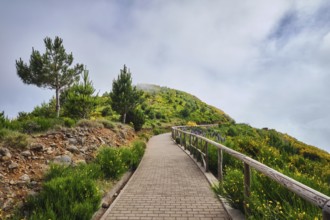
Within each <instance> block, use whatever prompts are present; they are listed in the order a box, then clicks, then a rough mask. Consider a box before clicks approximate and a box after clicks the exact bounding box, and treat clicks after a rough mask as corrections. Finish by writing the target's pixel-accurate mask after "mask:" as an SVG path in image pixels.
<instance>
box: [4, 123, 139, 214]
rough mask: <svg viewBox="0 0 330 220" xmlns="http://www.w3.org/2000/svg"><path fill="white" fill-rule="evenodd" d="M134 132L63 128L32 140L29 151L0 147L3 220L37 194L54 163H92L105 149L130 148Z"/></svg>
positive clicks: (118, 129)
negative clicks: (99, 152) (100, 150)
mask: <svg viewBox="0 0 330 220" xmlns="http://www.w3.org/2000/svg"><path fill="white" fill-rule="evenodd" d="M135 138H136V135H135V133H134V130H133V129H132V128H130V127H128V126H122V125H118V126H116V127H115V128H114V129H106V128H88V127H77V128H70V129H69V128H63V129H61V130H58V131H51V132H47V133H45V134H42V135H37V136H32V137H31V144H30V145H29V146H28V148H26V149H14V148H11V147H10V146H2V145H1V143H0V219H1V218H5V217H6V216H7V217H8V215H10V213H12V212H13V210H14V209H15V208H16V207H18V208H19V207H20V206H22V204H23V202H24V201H25V199H26V198H27V196H28V195H33V194H36V193H37V192H38V191H39V190H40V189H41V185H42V180H43V175H44V173H45V172H46V171H47V169H48V168H49V165H50V164H51V163H62V164H70V165H73V166H74V165H75V164H77V163H79V162H82V163H85V162H88V161H90V160H92V159H93V158H94V156H95V154H96V151H97V149H98V148H99V147H100V146H102V145H109V146H114V147H118V146H122V145H128V144H129V143H130V142H131V141H132V140H133V139H135Z"/></svg>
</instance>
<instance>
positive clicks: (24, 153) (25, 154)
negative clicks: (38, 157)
mask: <svg viewBox="0 0 330 220" xmlns="http://www.w3.org/2000/svg"><path fill="white" fill-rule="evenodd" d="M21 155H22V156H24V157H29V156H31V155H32V154H31V151H29V150H25V151H23V152H21Z"/></svg>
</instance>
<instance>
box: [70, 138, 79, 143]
mask: <svg viewBox="0 0 330 220" xmlns="http://www.w3.org/2000/svg"><path fill="white" fill-rule="evenodd" d="M68 141H69V144H78V141H77V139H76V138H69V139H68Z"/></svg>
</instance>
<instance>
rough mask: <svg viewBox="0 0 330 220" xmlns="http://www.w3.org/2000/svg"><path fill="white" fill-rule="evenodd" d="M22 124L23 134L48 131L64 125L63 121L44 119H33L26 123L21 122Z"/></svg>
mask: <svg viewBox="0 0 330 220" xmlns="http://www.w3.org/2000/svg"><path fill="white" fill-rule="evenodd" d="M20 123H21V126H22V130H23V132H25V133H28V134H31V133H35V132H43V131H47V130H49V129H51V128H54V127H55V126H57V125H63V124H64V122H63V119H58V118H43V117H33V118H30V119H27V120H25V121H21V122H20Z"/></svg>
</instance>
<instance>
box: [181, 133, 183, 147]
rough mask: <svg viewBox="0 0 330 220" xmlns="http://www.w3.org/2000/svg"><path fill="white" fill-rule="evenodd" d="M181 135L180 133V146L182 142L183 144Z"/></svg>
mask: <svg viewBox="0 0 330 220" xmlns="http://www.w3.org/2000/svg"><path fill="white" fill-rule="evenodd" d="M182 139H183V135H182V132H180V145H181V146H182V142H183V140H182Z"/></svg>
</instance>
